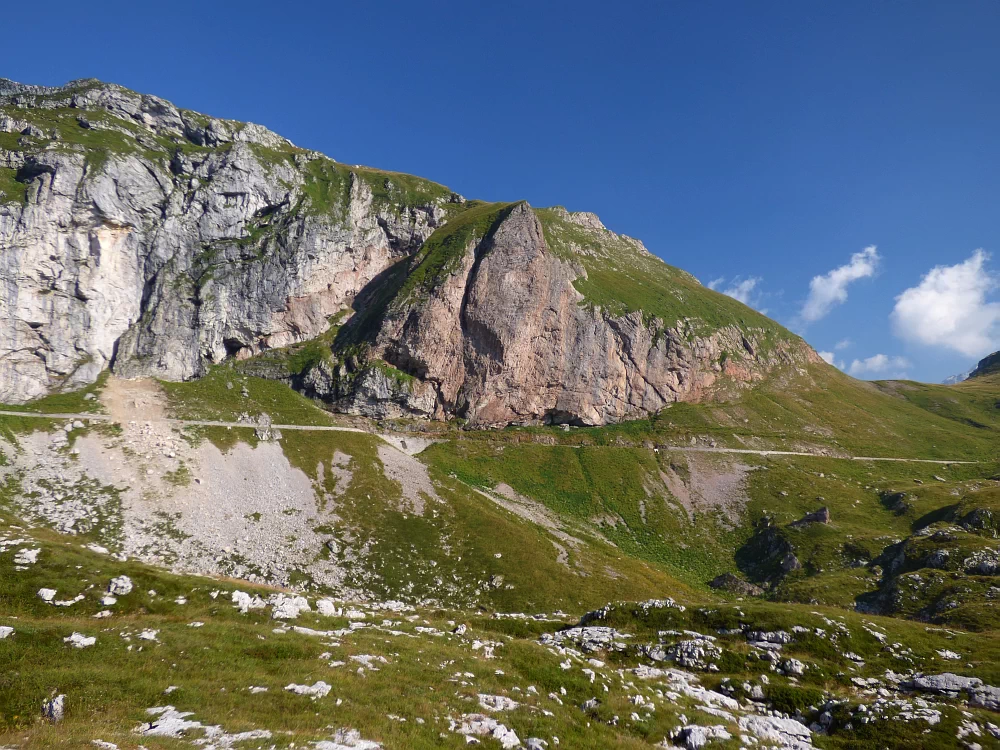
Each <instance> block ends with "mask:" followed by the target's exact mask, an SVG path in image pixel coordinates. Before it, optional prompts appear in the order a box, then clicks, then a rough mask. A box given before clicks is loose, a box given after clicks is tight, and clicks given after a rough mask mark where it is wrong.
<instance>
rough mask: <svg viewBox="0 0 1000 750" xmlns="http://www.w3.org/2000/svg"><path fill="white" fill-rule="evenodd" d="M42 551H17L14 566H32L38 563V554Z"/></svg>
mask: <svg viewBox="0 0 1000 750" xmlns="http://www.w3.org/2000/svg"><path fill="white" fill-rule="evenodd" d="M41 551H42V550H41V549H40V548H39V549H19V550H18V551H17V554H16V555H14V564H15V565H34V564H35V563H36V562H38V553H39V552H41Z"/></svg>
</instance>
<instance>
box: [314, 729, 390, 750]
mask: <svg viewBox="0 0 1000 750" xmlns="http://www.w3.org/2000/svg"><path fill="white" fill-rule="evenodd" d="M312 745H313V747H315V748H316V750H382V746H381V745H380V744H379V743H377V742H373V741H372V740H363V739H361V733H360V732H358V730H357V729H338V730H337V733H336V734H335V735H333V741H332V742H331V741H330V740H321V741H319V742H314V743H312Z"/></svg>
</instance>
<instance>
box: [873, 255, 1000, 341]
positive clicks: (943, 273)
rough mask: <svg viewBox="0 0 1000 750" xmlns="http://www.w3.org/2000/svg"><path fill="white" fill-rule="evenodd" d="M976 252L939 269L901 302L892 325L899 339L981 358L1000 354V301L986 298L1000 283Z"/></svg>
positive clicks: (909, 291) (925, 277)
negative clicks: (967, 257) (966, 258)
mask: <svg viewBox="0 0 1000 750" xmlns="http://www.w3.org/2000/svg"><path fill="white" fill-rule="evenodd" d="M989 259H990V256H989V254H987V253H985V252H983V251H982V250H976V251H975V252H974V253H973V254H972V256H971V257H970V258H969V259H968V260H966V261H963V262H962V263H958V264H956V265H954V266H935V267H934V268H932V269H931V270H930V271H928V272H927V274H925V275H924V277H923V278H922V279H921V280H920V283H919V284H918V285H917V286H915V287H911V288H909V289H907V290H906V291H905V292H903V293H902V294H900V295H899V296H898V297H896V307H895V308H893V311H892V315H891V316H890V317H891V320H892V326H893V330H894V331H895V333H896V335H897V336H899V337H900V338H904V339H907V340H909V341H914V342H917V343H919V344H926V345H929V346H942V347H946V348H949V349H954V350H955V351H957V352H961V353H962V354H964V355H966V356H968V357H979V356H982V355H984V354H989V353H990V352H993V351H996V350H997V349H1000V302H990V301H988V300H987V297H988V296H989V295H990V293H991V292H993V291H995V290H996V289H997V288H998V286H1000V279H998V278H997V276H996V275H994V274H992V273H990V271H989V269H987V267H986V263H987V261H988V260H989Z"/></svg>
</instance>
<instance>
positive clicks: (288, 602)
mask: <svg viewBox="0 0 1000 750" xmlns="http://www.w3.org/2000/svg"><path fill="white" fill-rule="evenodd" d="M269 601H270V603H271V608H272V609H271V617H272V618H274V619H275V620H294V619H295V618H296V617H298V616H299V614H301V613H302V612H308V611H309V610H310V607H309V600H308V599H306V598H305V597H304V596H286V595H285V594H275V595H274V596H272V597H270V599H269Z"/></svg>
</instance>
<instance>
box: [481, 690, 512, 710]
mask: <svg viewBox="0 0 1000 750" xmlns="http://www.w3.org/2000/svg"><path fill="white" fill-rule="evenodd" d="M479 705H480V706H481V707H483V708H485V709H486V710H487V711H513V710H514V709H515V708H517V707H518V705H519V704H518V702H517V701H514V700H511V699H510V698H508V697H507V696H505V695H487V694H486V693H480V694H479Z"/></svg>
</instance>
